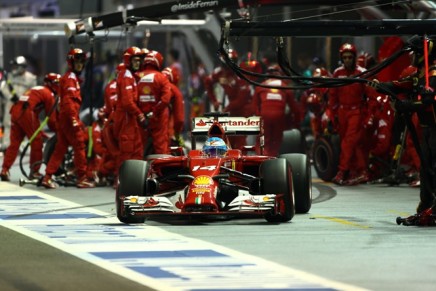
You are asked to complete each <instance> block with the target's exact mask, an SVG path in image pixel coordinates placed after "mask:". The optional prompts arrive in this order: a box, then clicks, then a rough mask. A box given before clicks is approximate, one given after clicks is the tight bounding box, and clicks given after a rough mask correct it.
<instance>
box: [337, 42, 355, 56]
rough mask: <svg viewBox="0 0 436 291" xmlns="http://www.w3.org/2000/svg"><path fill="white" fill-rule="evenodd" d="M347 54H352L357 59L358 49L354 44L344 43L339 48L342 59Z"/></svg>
mask: <svg viewBox="0 0 436 291" xmlns="http://www.w3.org/2000/svg"><path fill="white" fill-rule="evenodd" d="M346 52H349V53H352V54H353V55H354V57H356V55H357V50H356V47H355V46H354V44H351V43H344V44H343V45H341V47H340V48H339V55H340V56H341V57H342V54H343V53H346Z"/></svg>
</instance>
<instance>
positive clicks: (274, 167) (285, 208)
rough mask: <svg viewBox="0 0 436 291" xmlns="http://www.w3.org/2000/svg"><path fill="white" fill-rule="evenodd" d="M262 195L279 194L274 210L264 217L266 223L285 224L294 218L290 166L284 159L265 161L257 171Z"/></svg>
mask: <svg viewBox="0 0 436 291" xmlns="http://www.w3.org/2000/svg"><path fill="white" fill-rule="evenodd" d="M259 174H260V181H261V193H262V194H279V195H281V196H280V197H279V198H278V201H279V203H276V209H274V210H273V211H272V212H269V213H267V214H266V215H265V219H266V220H267V221H268V222H287V221H290V220H291V219H292V217H294V214H295V204H294V191H293V188H292V173H291V166H290V165H289V163H288V162H287V160H286V159H273V160H266V161H264V162H263V163H262V164H261V165H260V169H259Z"/></svg>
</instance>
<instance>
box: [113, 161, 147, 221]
mask: <svg viewBox="0 0 436 291" xmlns="http://www.w3.org/2000/svg"><path fill="white" fill-rule="evenodd" d="M149 168H150V165H149V163H148V162H147V161H142V160H127V161H125V162H124V163H123V164H122V165H121V167H120V172H119V176H118V177H119V185H118V188H117V191H116V198H115V204H116V208H117V209H116V210H117V217H118V219H119V221H121V222H123V223H143V222H144V221H145V218H144V217H136V216H134V215H132V214H130V213H128V211H127V210H126V209H125V207H124V204H123V199H124V197H125V196H145V194H146V181H147V174H148V171H149Z"/></svg>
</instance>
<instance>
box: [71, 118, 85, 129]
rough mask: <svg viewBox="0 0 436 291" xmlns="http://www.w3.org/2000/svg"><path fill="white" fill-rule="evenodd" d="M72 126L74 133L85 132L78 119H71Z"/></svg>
mask: <svg viewBox="0 0 436 291" xmlns="http://www.w3.org/2000/svg"><path fill="white" fill-rule="evenodd" d="M71 125H72V126H73V130H74V132H78V131H81V130H83V126H82V122H81V121H80V120H78V119H76V118H74V117H73V118H71Z"/></svg>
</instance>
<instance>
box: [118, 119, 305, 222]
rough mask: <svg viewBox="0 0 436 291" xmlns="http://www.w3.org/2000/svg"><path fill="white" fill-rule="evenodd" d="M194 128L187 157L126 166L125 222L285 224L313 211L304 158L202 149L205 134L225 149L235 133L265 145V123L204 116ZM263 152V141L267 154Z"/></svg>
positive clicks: (121, 212)
mask: <svg viewBox="0 0 436 291" xmlns="http://www.w3.org/2000/svg"><path fill="white" fill-rule="evenodd" d="M192 128H193V129H192V135H191V138H192V140H191V141H192V149H191V150H190V151H189V152H188V154H186V155H185V154H181V155H150V156H148V157H147V158H146V160H127V161H125V162H124V163H123V164H122V166H121V168H120V171H119V185H118V188H117V190H116V210H117V217H118V219H119V220H120V221H121V222H124V223H142V222H144V221H145V219H146V218H152V217H153V218H154V219H156V217H157V216H165V217H167V216H172V217H176V216H178V217H185V218H188V217H189V218H193V217H198V218H200V217H203V218H211V217H212V218H213V217H216V218H218V217H224V218H232V217H264V218H265V219H266V220H267V221H269V222H287V221H290V220H291V219H292V218H293V216H294V214H295V213H307V212H308V211H309V210H310V208H311V204H312V184H311V170H310V169H311V168H310V163H309V160H308V158H307V156H306V155H305V154H301V153H287V154H281V155H280V156H279V157H271V156H265V155H258V154H255V153H254V152H255V147H254V146H244V148H243V149H228V150H227V151H226V153H225V154H224V155H208V154H206V153H205V152H204V151H202V150H199V149H196V146H197V138H198V137H200V136H203V138H204V136H207V137H209V138H210V137H216V138H219V139H222V140H223V141H225V142H226V146H228V145H229V143H228V136H229V135H256V136H258V137H259V138H260V140H261V141H263V136H262V120H261V118H260V117H258V116H253V117H248V118H245V117H229V116H222V115H220V114H213V115H209V116H208V115H206V116H205V117H196V118H194V119H193V127H192ZM295 136H298V135H295ZM287 142H289V138H288V139H287ZM296 142H299V141H296ZM262 148H263V147H262V142H261V146H260V151H261V153H262ZM179 153H180V151H179Z"/></svg>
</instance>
